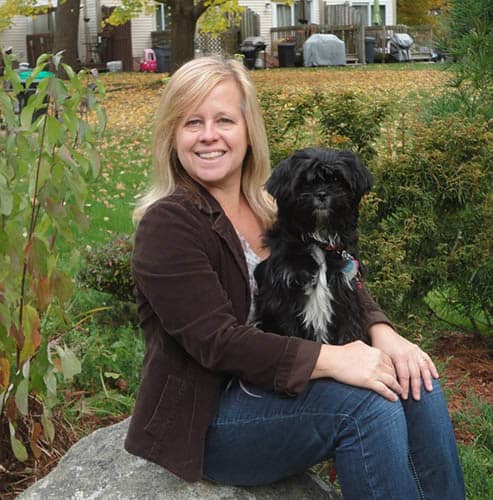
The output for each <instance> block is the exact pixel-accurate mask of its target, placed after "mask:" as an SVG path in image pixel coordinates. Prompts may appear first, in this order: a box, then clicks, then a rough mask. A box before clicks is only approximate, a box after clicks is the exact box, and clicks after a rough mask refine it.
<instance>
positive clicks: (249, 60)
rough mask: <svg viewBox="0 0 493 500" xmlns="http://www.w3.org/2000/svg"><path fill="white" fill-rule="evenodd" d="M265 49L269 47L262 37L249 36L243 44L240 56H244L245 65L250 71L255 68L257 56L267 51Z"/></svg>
mask: <svg viewBox="0 0 493 500" xmlns="http://www.w3.org/2000/svg"><path fill="white" fill-rule="evenodd" d="M265 47H267V45H266V44H265V42H264V39H263V38H262V37H261V36H249V37H247V38H245V39H244V40H243V42H241V45H240V54H243V57H244V59H243V63H244V64H245V66H246V67H247V68H248V69H254V68H255V60H256V59H257V54H258V53H259V52H261V51H262V50H265Z"/></svg>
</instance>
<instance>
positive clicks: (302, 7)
mask: <svg viewBox="0 0 493 500" xmlns="http://www.w3.org/2000/svg"><path fill="white" fill-rule="evenodd" d="M311 10H312V2H311V0H302V1H296V2H294V22H295V24H307V23H308V24H309V23H311V20H312V19H311Z"/></svg>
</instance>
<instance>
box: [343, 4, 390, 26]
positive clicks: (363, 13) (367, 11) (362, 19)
mask: <svg viewBox="0 0 493 500" xmlns="http://www.w3.org/2000/svg"><path fill="white" fill-rule="evenodd" d="M379 7H380V25H381V26H384V25H385V5H380V6H379ZM351 8H352V9H353V23H355V24H359V23H362V24H364V25H365V26H371V25H372V24H373V5H370V3H360V4H354V3H353V5H352V7H351Z"/></svg>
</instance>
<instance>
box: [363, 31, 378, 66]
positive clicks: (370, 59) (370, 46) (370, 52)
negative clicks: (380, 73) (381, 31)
mask: <svg viewBox="0 0 493 500" xmlns="http://www.w3.org/2000/svg"><path fill="white" fill-rule="evenodd" d="M376 45H377V39H376V38H374V37H372V36H365V55H366V62H367V63H368V64H372V63H374V62H375V47H376Z"/></svg>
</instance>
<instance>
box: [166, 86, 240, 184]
mask: <svg viewBox="0 0 493 500" xmlns="http://www.w3.org/2000/svg"><path fill="white" fill-rule="evenodd" d="M241 102H242V96H241V91H240V89H239V87H238V84H237V83H236V82H235V81H234V80H226V81H224V82H222V83H219V84H218V85H216V87H214V88H213V89H212V91H211V92H210V93H209V94H208V95H207V96H206V98H205V99H204V100H203V101H202V103H201V104H200V105H199V106H198V107H197V108H196V109H194V110H191V112H190V113H188V114H187V115H186V116H185V118H184V119H183V120H181V121H180V123H178V127H177V131H176V136H175V148H176V152H177V154H178V158H179V160H180V163H181V164H182V166H183V168H184V169H185V170H186V171H187V173H188V174H189V175H190V177H192V178H193V179H195V180H196V181H197V182H199V183H200V184H202V185H203V186H204V187H205V188H206V189H208V190H214V189H221V190H224V189H230V188H233V189H235V188H238V187H239V186H240V184H241V173H242V166H243V160H244V158H245V155H246V152H247V148H248V134H247V126H246V122H245V118H244V117H243V113H242V111H241Z"/></svg>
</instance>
